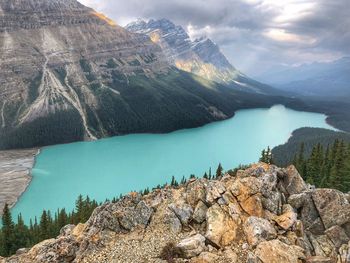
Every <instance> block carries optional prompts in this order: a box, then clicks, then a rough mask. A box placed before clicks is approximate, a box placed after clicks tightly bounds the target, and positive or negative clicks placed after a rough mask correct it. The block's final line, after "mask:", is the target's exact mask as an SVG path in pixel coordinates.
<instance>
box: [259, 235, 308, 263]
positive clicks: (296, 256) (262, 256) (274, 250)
mask: <svg viewBox="0 0 350 263" xmlns="http://www.w3.org/2000/svg"><path fill="white" fill-rule="evenodd" d="M255 255H256V256H257V258H258V259H259V260H260V261H261V262H262V263H281V262H283V263H299V262H300V260H303V259H305V255H304V250H303V249H302V248H301V247H298V246H293V245H292V246H288V245H286V244H284V243H282V242H281V241H279V240H276V239H274V240H270V241H264V242H261V243H260V244H259V245H258V246H257V248H256V250H255Z"/></svg>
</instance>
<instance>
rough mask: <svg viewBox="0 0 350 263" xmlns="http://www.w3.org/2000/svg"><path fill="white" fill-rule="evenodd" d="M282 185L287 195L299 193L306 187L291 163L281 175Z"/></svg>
mask: <svg viewBox="0 0 350 263" xmlns="http://www.w3.org/2000/svg"><path fill="white" fill-rule="evenodd" d="M282 185H283V186H284V188H285V190H286V192H287V194H288V195H293V194H299V193H301V192H304V191H306V190H307V189H308V188H307V185H306V183H305V182H304V180H303V178H302V177H301V176H300V174H299V173H298V171H297V169H296V168H295V167H294V166H293V165H291V166H289V167H288V168H286V169H285V171H284V175H283V177H282Z"/></svg>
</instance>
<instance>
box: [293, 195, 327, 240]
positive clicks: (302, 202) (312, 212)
mask: <svg viewBox="0 0 350 263" xmlns="http://www.w3.org/2000/svg"><path fill="white" fill-rule="evenodd" d="M288 203H289V204H290V205H291V206H292V207H293V208H294V209H295V210H298V211H299V217H300V219H301V220H302V221H303V223H304V226H305V229H307V230H308V231H310V232H311V233H313V234H316V235H319V234H322V233H323V232H324V230H325V229H324V226H323V224H322V222H321V219H320V215H319V213H318V211H317V209H316V206H315V204H314V201H313V199H312V191H308V192H303V193H299V194H293V195H291V196H289V198H288Z"/></svg>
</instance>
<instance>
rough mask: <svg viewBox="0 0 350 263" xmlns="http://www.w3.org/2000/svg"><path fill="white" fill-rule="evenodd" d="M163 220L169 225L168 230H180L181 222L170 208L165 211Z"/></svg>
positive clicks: (177, 231)
mask: <svg viewBox="0 0 350 263" xmlns="http://www.w3.org/2000/svg"><path fill="white" fill-rule="evenodd" d="M164 222H165V223H166V224H167V225H168V226H169V229H170V231H172V232H174V233H179V232H181V230H182V224H181V221H180V219H179V218H178V217H177V216H176V215H175V213H174V212H173V211H171V210H168V211H166V213H165V216H164Z"/></svg>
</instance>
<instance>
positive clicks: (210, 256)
mask: <svg viewBox="0 0 350 263" xmlns="http://www.w3.org/2000/svg"><path fill="white" fill-rule="evenodd" d="M218 259H219V256H218V255H216V254H214V253H210V252H202V253H201V254H200V255H199V256H198V257H196V258H193V259H191V263H213V262H217V260H218Z"/></svg>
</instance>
